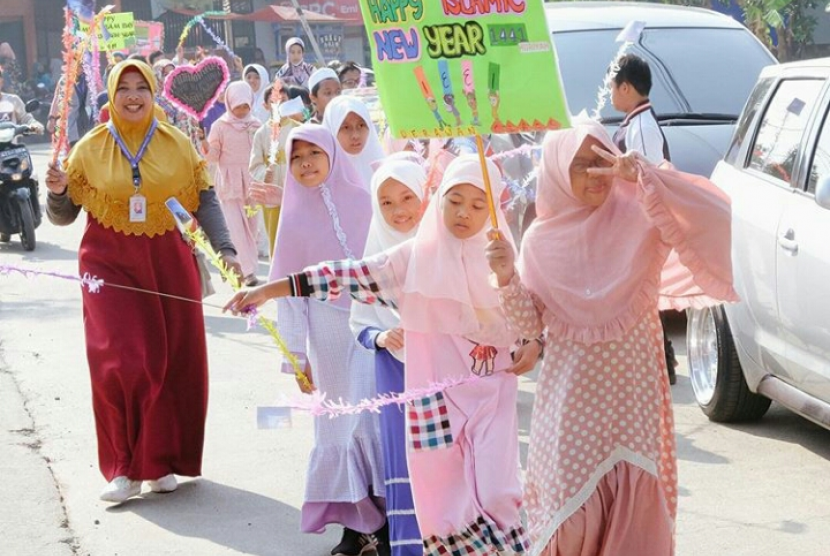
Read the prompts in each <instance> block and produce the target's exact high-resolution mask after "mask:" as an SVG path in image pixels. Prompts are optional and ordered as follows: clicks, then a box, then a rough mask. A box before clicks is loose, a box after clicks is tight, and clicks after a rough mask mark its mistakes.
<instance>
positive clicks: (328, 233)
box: [270, 124, 388, 556]
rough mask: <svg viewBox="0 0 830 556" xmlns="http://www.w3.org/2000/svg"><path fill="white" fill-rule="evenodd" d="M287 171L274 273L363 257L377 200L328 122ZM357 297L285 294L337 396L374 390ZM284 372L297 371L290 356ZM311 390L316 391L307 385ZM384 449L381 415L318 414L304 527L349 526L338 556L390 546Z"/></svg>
mask: <svg viewBox="0 0 830 556" xmlns="http://www.w3.org/2000/svg"><path fill="white" fill-rule="evenodd" d="M286 158H287V160H288V164H289V173H288V175H287V176H286V181H285V190H284V194H283V195H284V196H283V203H282V209H281V212H280V222H279V226H278V228H277V239H276V246H275V249H274V260H273V263H272V266H271V272H270V276H271V278H277V277H281V276H285V275H287V274H290V273H293V272H299V271H301V270H302V269H303V268H305V267H306V266H308V265H311V264H314V263H315V262H318V261H320V260H321V259H324V260H332V259H343V258H357V257H361V256H362V255H363V251H364V248H365V245H366V238H367V234H368V230H369V222H370V221H371V219H372V203H371V200H370V197H369V193H368V191H367V190H366V188H365V187H364V186H363V185H362V184H361V183H360V178H359V177H358V175H357V173H356V172H355V170H354V168H353V167H352V165H351V163H350V162H349V161H348V159H347V158H346V154H345V152H343V150H342V149H341V148H340V146H339V144H338V143H337V140H336V139H335V138H334V137H333V136H332V135H331V133H329V131H328V130H326V129H325V128H324V127H322V126H320V125H315V124H304V125H301V126H299V127H297V128H295V129H294V130H292V131H291V133H290V135H289V136H288V141H287V145H286ZM350 308H351V301H350V300H349V299H348V298H347V297H344V298H343V299H341V300H340V301H339V302H337V303H324V302H321V301H315V300H309V299H290V300H279V302H278V322H277V326H278V329H279V332H280V334H281V335H282V336H283V338H284V339H285V341H286V344H287V345H288V348H289V349H290V350H291V351H292V352H293V353H294V355H295V356H296V358H297V359H298V360H299V361H300V362H301V365H303V366H304V367H305V370H306V376H307V377H308V379H309V381H310V382H311V384H312V388H316V389H319V390H320V391H322V392H325V393H326V395H327V397H328V398H329V399H339V398H342V399H343V400H344V401H348V402H352V403H356V402H359V401H360V400H362V399H365V398H371V397H373V396H374V395H375V391H376V390H375V368H374V357H373V356H372V354H371V353H370V352H369V351H367V350H365V349H363V348H362V347H360V346H359V345H358V344H357V342H355V339H354V336H353V335H352V332H351V329H350V328H349V312H350ZM283 370H284V371H286V372H293V370H292V369H291V367H290V365H288V364H287V362H284V363H283ZM301 388H303V389H304V390H305V389H307V387H305V386H302V385H301ZM383 497H384V478H383V453H382V451H381V445H380V427H379V424H378V418H377V415H375V414H373V413H360V414H357V415H347V416H343V417H339V418H337V419H329V418H328V417H317V418H316V420H315V423H314V449H313V450H312V453H311V461H310V462H309V467H308V474H307V477H306V490H305V497H304V502H303V508H302V517H301V530H302V531H303V532H304V533H321V532H323V531H324V530H325V528H326V526H327V525H329V524H339V525H342V526H343V527H344V531H343V538H342V541H341V543H340V544H339V545H338V546H336V547H335V548H334V550H333V551H332V554H333V555H341V556H357V555H358V554H361V553H363V552H365V551H367V550H369V549H371V545H373V544H375V542H376V541H375V538H374V536H373V535H372V534H373V533H377V534H378V537H380V538H381V542H382V544H383V545H385V544H386V543H385V542H384V541H383V539H384V537H386V536H387V535H388V532H387V529H386V514H385V511H384V507H385V503H384V501H383V500H382V499H383Z"/></svg>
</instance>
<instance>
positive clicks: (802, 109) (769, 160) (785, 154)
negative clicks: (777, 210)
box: [749, 79, 824, 183]
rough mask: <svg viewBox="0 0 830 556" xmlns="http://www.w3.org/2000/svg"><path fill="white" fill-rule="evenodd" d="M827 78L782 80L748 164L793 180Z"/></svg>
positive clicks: (763, 121) (778, 176)
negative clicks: (811, 116)
mask: <svg viewBox="0 0 830 556" xmlns="http://www.w3.org/2000/svg"><path fill="white" fill-rule="evenodd" d="M823 86H824V81H822V80H819V79H800V80H796V79H791V80H788V81H782V82H781V84H780V85H779V86H778V90H777V91H775V93H774V94H773V97H772V100H771V101H770V103H769V106H768V107H767V111H766V113H765V114H764V119H763V120H762V121H761V125H760V127H759V128H758V135H757V137H756V139H755V144H754V145H753V146H752V152H751V158H750V160H749V167H750V168H752V169H753V170H757V171H759V172H763V173H764V174H767V175H769V176H772V177H774V178H777V179H779V180H782V181H785V182H787V183H790V182H791V181H792V173H793V168H794V167H795V161H796V158H797V156H798V148H799V146H800V145H801V138H802V136H803V135H804V128H805V126H806V125H807V122H808V121H809V119H810V113H811V112H812V111H813V105H814V104H815V102H816V98H817V97H818V94H819V92H820V91H821V88H822V87H823Z"/></svg>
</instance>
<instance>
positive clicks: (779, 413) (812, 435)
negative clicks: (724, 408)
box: [722, 402, 830, 461]
mask: <svg viewBox="0 0 830 556" xmlns="http://www.w3.org/2000/svg"><path fill="white" fill-rule="evenodd" d="M722 426H725V427H729V428H730V429H733V430H737V431H741V432H744V433H748V434H751V435H753V436H757V437H761V438H772V439H774V440H780V441H783V442H787V443H789V444H797V445H799V446H801V447H802V448H805V449H807V450H810V451H811V452H813V453H814V454H816V455H817V456H819V457H822V458H824V459H826V460H828V461H830V430H827V429H825V428H822V427H820V426H818V425H816V424H815V423H813V422H812V421H809V420H807V419H805V418H803V417H801V416H800V415H798V414H796V413H793V412H792V411H790V410H789V409H787V408H786V407H784V406H782V405H779V404H777V403H775V402H773V404H772V406H771V407H770V409H769V411H767V414H766V415H765V416H764V417H763V418H762V419H761V420H760V421H757V422H753V423H732V424H724V425H722Z"/></svg>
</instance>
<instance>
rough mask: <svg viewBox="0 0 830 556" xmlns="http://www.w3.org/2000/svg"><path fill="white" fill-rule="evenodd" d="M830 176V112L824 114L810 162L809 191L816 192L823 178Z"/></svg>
mask: <svg viewBox="0 0 830 556" xmlns="http://www.w3.org/2000/svg"><path fill="white" fill-rule="evenodd" d="M827 177H830V113H828V114H826V115H825V116H824V124H823V125H822V126H821V132H820V133H819V136H818V143H816V152H815V153H814V154H813V160H812V161H811V162H810V179H809V181H808V182H807V191H809V192H810V193H815V192H816V185H817V184H818V180H820V179H821V178H827Z"/></svg>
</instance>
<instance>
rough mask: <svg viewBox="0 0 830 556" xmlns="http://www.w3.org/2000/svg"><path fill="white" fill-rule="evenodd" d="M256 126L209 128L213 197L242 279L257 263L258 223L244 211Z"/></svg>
mask: <svg viewBox="0 0 830 556" xmlns="http://www.w3.org/2000/svg"><path fill="white" fill-rule="evenodd" d="M258 127H259V126H256V127H254V126H251V127H250V128H249V129H246V130H241V131H240V130H237V129H234V128H233V126H232V125H231V124H229V123H228V122H226V121H224V120H222V119H219V120H217V121H216V123H214V124H213V127H212V128H211V129H210V136H209V143H210V151H209V152H208V155H207V160H208V162H210V163H212V164H215V166H216V171H215V172H214V180H215V181H216V183H215V187H216V195H217V196H218V197H219V203H220V205H221V206H222V213H223V214H224V215H225V222H227V224H228V230H229V231H230V233H231V239H232V240H233V244H234V246H235V247H236V252H237V258H238V259H239V264H240V265H241V266H242V274H243V276H248V275H250V274H255V273H256V270H257V264H258V261H259V259H258V252H257V220H256V217H255V216H248V215H247V213H246V210H245V205H246V204H248V189H249V187H250V185H251V175H250V172H249V171H248V163H249V161H250V156H251V149H252V148H253V141H254V132H256V130H257V129H258Z"/></svg>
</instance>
